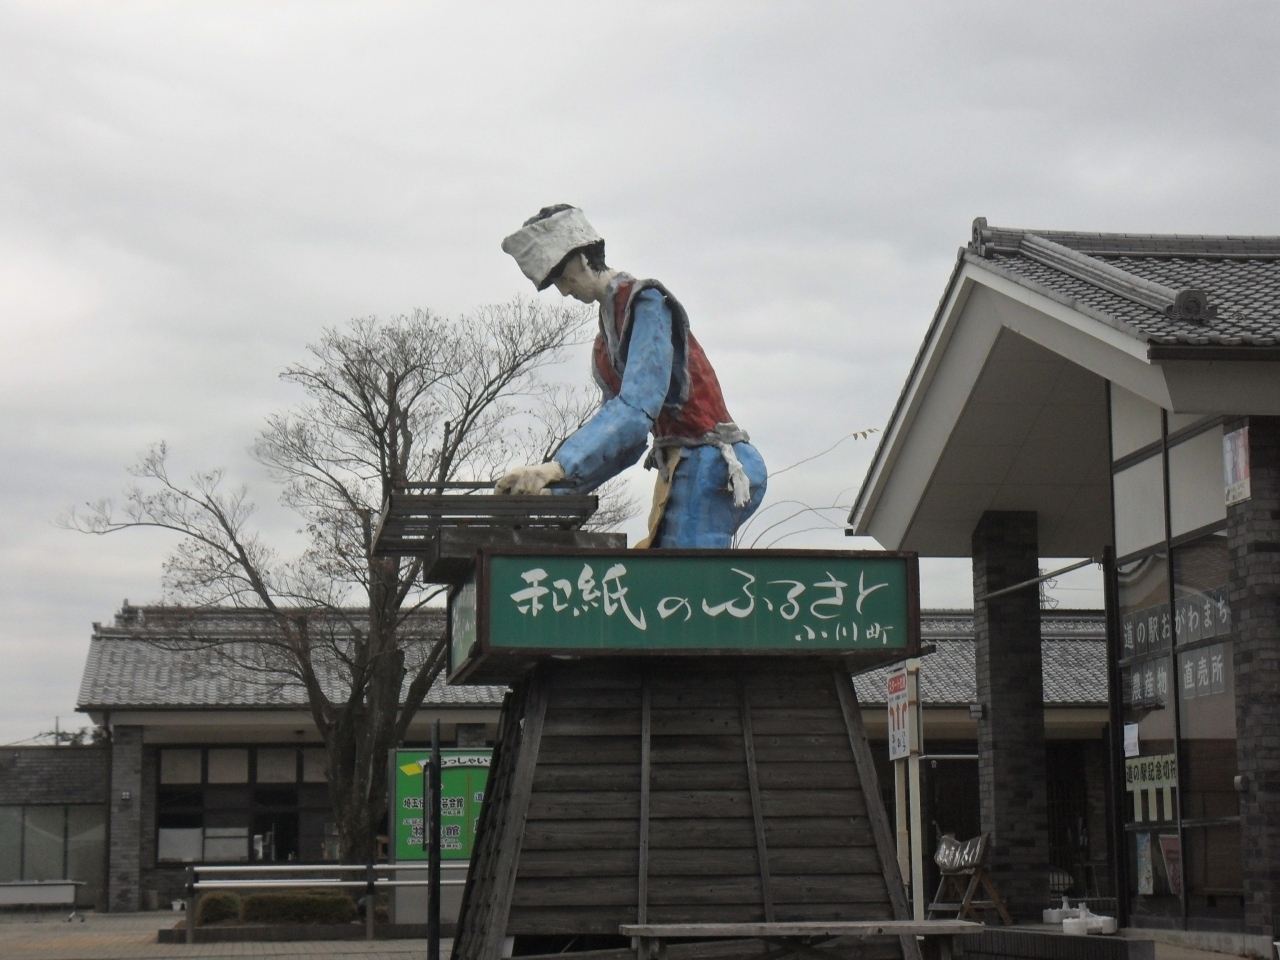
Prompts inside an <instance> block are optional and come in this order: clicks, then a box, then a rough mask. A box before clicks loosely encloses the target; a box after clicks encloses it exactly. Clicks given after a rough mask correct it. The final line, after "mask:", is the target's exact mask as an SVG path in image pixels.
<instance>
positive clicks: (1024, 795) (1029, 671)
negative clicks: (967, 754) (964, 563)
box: [973, 511, 1049, 920]
mask: <svg viewBox="0 0 1280 960" xmlns="http://www.w3.org/2000/svg"><path fill="white" fill-rule="evenodd" d="M1039 573H1040V560H1039V552H1038V538H1037V528H1036V515H1035V514H1034V513H1029V512H1013V511H1007V512H997V511H988V512H986V513H984V514H983V515H982V519H981V520H980V521H979V522H978V526H977V527H976V528H975V529H974V531H973V596H974V605H973V607H974V609H973V632H974V640H975V641H976V644H975V645H976V651H975V658H976V662H975V667H976V673H977V681H978V702H979V703H981V704H982V705H983V706H984V708H985V715H984V717H983V718H982V719H981V720H979V721H978V791H979V796H980V798H981V809H982V829H983V831H984V832H990V833H991V835H992V842H993V846H992V852H991V864H992V875H993V876H994V878H995V881H996V885H997V887H998V888H999V890H1000V893H1001V895H1002V896H1003V897H1004V898H1005V900H1006V901H1007V902H1008V904H1009V909H1010V911H1011V912H1012V913H1013V914H1014V918H1015V919H1017V920H1039V918H1040V911H1041V910H1042V909H1043V908H1044V907H1045V906H1047V905H1048V901H1049V817H1048V806H1047V802H1046V799H1045V756H1044V682H1043V679H1042V677H1043V674H1042V672H1041V665H1040V591H1039V589H1038V588H1037V587H1034V586H1032V587H1025V588H1023V589H1021V590H1017V591H1014V592H1013V593H1007V594H1004V595H1003V596H999V597H994V598H992V599H990V600H981V599H979V598H981V597H985V596H986V595H987V594H989V593H993V592H995V591H997V590H1000V589H1001V588H1003V587H1009V586H1013V585H1014V584H1016V583H1021V582H1023V581H1025V580H1031V579H1034V578H1035V577H1037V576H1039Z"/></svg>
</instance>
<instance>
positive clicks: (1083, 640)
mask: <svg viewBox="0 0 1280 960" xmlns="http://www.w3.org/2000/svg"><path fill="white" fill-rule="evenodd" d="M920 633H921V639H922V642H924V643H926V644H933V646H934V647H935V651H934V652H933V653H931V654H928V655H927V656H925V657H923V658H922V659H921V660H920V698H921V701H922V702H923V703H924V704H925V705H926V706H933V707H942V706H964V705H965V704H969V703H973V702H975V701H976V700H977V696H978V684H977V678H976V676H975V673H974V644H973V640H972V637H973V614H972V612H970V611H959V610H945V611H925V612H924V613H923V614H922V616H921V624H920ZM1040 637H1041V643H1042V648H1041V649H1042V654H1041V656H1042V668H1041V672H1042V674H1043V677H1044V702H1045V704H1046V705H1048V706H1057V707H1091V706H1105V705H1106V703H1107V643H1106V626H1105V623H1104V621H1103V615H1102V611H1100V610H1099V611H1094V610H1080V611H1075V610H1071V611H1064V610H1056V611H1045V613H1044V616H1043V618H1042V620H1041V624H1040ZM888 673H889V668H884V669H881V670H873V671H871V672H869V673H864V674H859V675H858V676H856V677H854V679H853V683H854V687H855V689H856V690H857V691H858V701H859V702H860V703H861V704H862V705H863V706H874V705H878V704H883V703H884V702H885V680H886V678H887V676H888Z"/></svg>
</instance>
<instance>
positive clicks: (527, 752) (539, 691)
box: [477, 668, 549, 960]
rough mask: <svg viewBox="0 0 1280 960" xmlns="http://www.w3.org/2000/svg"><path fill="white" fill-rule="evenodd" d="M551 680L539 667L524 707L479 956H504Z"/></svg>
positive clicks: (485, 959)
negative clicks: (489, 908) (518, 746)
mask: <svg viewBox="0 0 1280 960" xmlns="http://www.w3.org/2000/svg"><path fill="white" fill-rule="evenodd" d="M548 692H549V691H548V683H547V676H546V669H545V668H542V669H538V670H535V671H534V673H533V676H531V677H530V679H529V693H528V695H527V696H528V699H527V700H526V701H525V706H524V710H523V718H522V719H523V720H524V729H523V730H522V731H521V736H520V753H519V757H518V758H517V759H516V765H515V770H514V771H513V773H512V777H511V790H510V792H509V793H508V794H507V797H506V809H505V810H504V811H503V813H504V817H503V824H502V833H501V835H500V836H501V841H500V843H501V846H500V848H499V849H498V856H497V863H496V864H495V866H494V872H493V873H494V875H493V885H492V887H491V889H492V891H493V898H494V900H493V906H492V908H491V910H490V912H489V917H488V921H489V922H488V923H487V924H486V926H485V930H484V931H483V934H482V940H481V943H480V949H479V950H478V951H477V953H478V960H501V958H502V941H503V940H504V939H505V937H506V933H507V917H508V915H509V914H510V911H511V894H512V891H514V889H515V885H516V871H517V869H518V868H519V866H520V847H521V845H522V841H523V836H524V825H525V819H526V815H527V813H528V809H529V796H530V794H531V793H532V791H533V774H534V769H535V767H536V766H537V762H538V747H539V745H540V744H541V742H542V721H543V718H544V717H545V716H546V713H547V696H548Z"/></svg>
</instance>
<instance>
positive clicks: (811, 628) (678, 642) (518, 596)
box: [455, 551, 910, 662]
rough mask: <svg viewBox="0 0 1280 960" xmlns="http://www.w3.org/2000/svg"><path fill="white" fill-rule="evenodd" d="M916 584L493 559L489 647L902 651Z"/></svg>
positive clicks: (613, 560) (696, 559) (673, 560)
mask: <svg viewBox="0 0 1280 960" xmlns="http://www.w3.org/2000/svg"><path fill="white" fill-rule="evenodd" d="M909 586H910V585H909V584H908V569H907V564H906V561H905V560H904V559H903V558H901V557H857V556H839V555H822V556H813V557H804V556H796V555H788V556H777V555H774V556H768V555H761V556H753V555H752V554H751V553H748V552H745V551H744V552H742V553H740V554H736V555H732V556H724V557H721V556H688V557H680V556H671V555H663V556H645V555H643V554H629V555H626V556H622V557H619V556H606V557H602V558H595V557H583V556H576V557H574V556H569V557H565V556H494V557H493V558H492V559H491V561H490V569H489V589H488V598H489V615H490V624H489V642H490V646H491V647H535V648H558V649H591V648H598V649H715V650H730V649H746V650H753V649H761V650H766V649H767V650H777V649H791V650H795V649H802V650H803V649H808V650H867V649H877V650H878V649H894V648H903V647H906V646H907V643H908V639H909V616H910V611H909ZM461 652H462V651H460V650H459V651H455V654H458V653H461ZM455 662H457V660H455Z"/></svg>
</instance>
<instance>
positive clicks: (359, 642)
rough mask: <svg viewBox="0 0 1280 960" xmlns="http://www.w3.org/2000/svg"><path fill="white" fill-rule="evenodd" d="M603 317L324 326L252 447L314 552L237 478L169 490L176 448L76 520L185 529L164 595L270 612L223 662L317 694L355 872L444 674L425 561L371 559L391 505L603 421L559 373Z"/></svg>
mask: <svg viewBox="0 0 1280 960" xmlns="http://www.w3.org/2000/svg"><path fill="white" fill-rule="evenodd" d="M589 319H590V314H589V313H588V312H587V311H586V310H585V309H584V308H560V309H552V308H549V307H548V306H546V305H544V304H542V303H540V302H537V301H529V300H524V299H516V300H514V301H511V302H510V303H506V304H501V305H497V306H489V307H483V308H481V309H479V310H477V311H475V312H474V313H472V314H470V315H468V316H464V317H461V318H459V319H456V320H450V319H447V318H443V317H440V316H437V315H435V314H432V313H430V312H427V311H416V312H415V313H413V314H412V315H411V316H407V317H400V318H397V319H395V320H393V321H390V322H382V321H379V320H376V319H372V318H371V319H363V320H355V321H353V322H351V323H350V324H349V325H347V326H346V327H345V328H342V329H331V330H327V331H325V333H324V335H323V336H322V337H321V339H320V341H319V342H318V343H316V344H314V345H312V346H311V347H310V348H309V350H310V354H311V356H310V357H309V358H308V360H307V361H306V362H305V363H300V364H296V365H293V366H290V367H288V368H287V369H286V370H285V371H284V372H283V374H282V377H283V378H284V379H285V380H287V381H290V382H292V383H295V384H297V385H298V386H300V387H301V388H302V389H303V391H304V392H305V394H306V400H305V401H304V402H302V403H300V404H299V405H297V406H296V407H294V408H292V409H290V410H288V411H286V412H283V413H280V414H277V415H275V416H272V417H271V418H269V419H268V421H267V425H266V427H265V429H264V430H263V431H262V433H261V435H260V436H259V437H258V440H257V442H256V443H255V444H254V446H253V455H254V456H255V457H256V458H257V459H258V460H259V461H260V462H261V463H263V464H265V465H266V466H267V467H268V468H269V469H270V471H271V474H272V476H273V477H274V478H275V479H276V480H277V481H279V482H280V484H281V485H282V488H283V493H282V501H283V502H284V503H285V504H286V505H288V506H289V507H291V508H292V509H293V510H294V511H296V512H297V513H298V514H299V515H300V517H301V518H302V520H303V524H304V528H303V532H304V534H305V537H306V546H305V549H304V550H303V552H302V553H301V555H300V556H297V557H294V558H291V559H284V558H282V557H281V556H280V555H279V554H278V553H277V552H276V551H275V550H273V549H272V548H271V547H270V546H269V545H268V544H267V543H265V542H264V541H263V539H262V538H261V537H260V536H259V535H258V534H257V533H256V532H255V531H254V530H253V529H252V527H251V526H250V518H251V515H252V512H253V507H252V504H251V503H250V501H249V498H248V492H247V490H246V489H245V488H244V487H231V486H229V485H228V484H227V482H226V478H225V475H224V472H223V471H222V470H210V471H206V472H203V473H197V474H195V475H194V476H193V477H191V479H190V480H189V481H188V482H185V483H184V482H179V481H177V480H175V479H174V478H173V477H171V476H170V473H169V469H168V465H167V451H166V448H165V446H164V444H158V445H156V446H155V447H153V448H151V449H150V450H148V451H147V452H145V453H144V454H143V455H142V456H141V457H140V459H139V460H138V462H137V464H136V465H135V466H134V467H133V468H132V470H131V473H132V474H133V476H134V477H135V478H136V482H135V483H134V484H132V485H131V486H130V487H129V488H128V489H127V490H126V492H125V495H124V498H123V500H122V501H120V502H118V503H117V502H115V501H113V500H111V499H103V500H99V501H97V502H94V503H90V504H87V505H86V506H85V508H82V509H80V510H79V511H71V512H70V513H69V514H68V515H67V516H66V517H64V518H63V520H62V522H63V523H64V525H66V526H69V527H72V528H74V529H78V530H82V531H84V532H87V533H95V534H107V533H113V532H115V531H118V530H124V529H129V528H132V527H159V528H162V529H166V530H171V531H173V532H175V533H177V534H179V535H180V537H181V539H180V541H179V543H178V545H177V546H176V548H175V549H174V550H173V552H172V554H171V555H170V556H169V557H168V559H167V560H166V562H165V566H164V587H165V592H166V598H171V599H173V600H175V601H178V602H182V603H186V604H191V605H197V606H218V605H224V604H230V605H234V606H241V607H256V608H261V609H264V610H266V611H268V612H269V614H270V615H271V622H272V623H273V624H274V633H273V634H272V635H270V636H267V637H264V638H263V639H262V640H261V641H255V642H254V643H253V644H250V645H248V646H247V647H246V645H244V644H236V645H234V647H227V648H226V649H224V650H223V651H221V652H222V654H223V655H226V656H234V657H238V658H240V659H241V661H245V664H244V665H247V666H250V667H252V668H253V669H254V670H256V671H261V672H263V673H266V674H268V675H269V674H272V673H275V674H277V675H279V676H280V677H281V678H283V679H284V680H285V681H287V682H293V683H297V684H301V685H302V687H303V688H304V689H305V691H306V695H307V699H308V702H309V704H310V710H311V715H312V718H313V719H314V721H315V724H316V727H317V729H318V730H319V732H320V734H321V736H322V737H323V738H324V742H325V746H326V748H327V751H328V767H329V777H330V786H331V791H332V796H333V802H334V808H335V809H334V812H335V816H336V820H337V826H338V833H339V840H340V845H341V855H342V857H343V858H344V859H346V860H355V861H357V862H358V861H363V860H367V859H368V858H369V857H370V856H371V855H372V853H373V850H374V843H375V839H376V835H377V833H378V832H379V829H380V828H381V827H382V824H383V823H384V818H385V813H386V790H387V783H386V763H385V758H386V753H387V750H388V749H389V748H391V747H393V746H395V745H397V744H399V743H401V742H402V741H403V739H404V737H405V734H406V732H407V730H408V727H409V723H410V721H411V720H412V719H413V716H414V714H415V713H416V712H417V710H418V708H419V707H420V706H421V704H422V702H423V700H424V699H425V697H426V695H427V693H428V691H429V690H430V688H431V685H432V683H433V682H434V680H435V679H436V677H437V676H438V675H439V673H440V671H441V669H442V668H443V667H444V665H445V652H446V651H445V647H444V644H443V641H435V642H430V643H427V644H425V645H424V644H423V643H421V642H420V634H421V629H420V625H421V616H420V615H419V616H417V617H415V616H414V615H415V613H419V611H421V609H422V607H423V605H424V604H425V603H427V602H428V601H429V600H430V599H431V598H432V596H434V595H435V594H434V592H433V591H432V590H430V589H428V588H424V587H423V586H422V584H421V572H422V570H421V561H419V560H398V559H388V558H381V557H371V556H370V548H371V546H372V542H373V535H374V525H375V523H376V520H377V515H378V512H379V510H380V508H381V506H382V504H383V503H384V502H386V500H387V498H388V496H389V495H390V493H391V491H392V490H393V489H395V488H396V487H397V486H399V485H400V484H403V483H405V482H406V481H410V480H415V479H428V478H430V479H435V478H437V477H442V478H444V479H446V480H450V479H452V480H460V479H477V478H491V477H492V476H493V474H494V473H495V472H496V471H497V470H499V469H500V468H502V467H505V466H506V465H507V464H508V463H510V462H511V461H512V460H513V459H517V458H519V457H520V456H521V455H527V453H529V452H530V451H531V450H532V449H536V448H537V447H538V446H539V445H540V446H541V447H542V448H543V449H544V450H548V451H549V450H552V449H554V447H555V445H557V444H558V443H559V442H562V441H563V438H564V436H565V435H567V431H568V430H571V429H573V428H576V426H577V425H578V424H580V423H581V422H583V420H584V419H585V418H586V417H587V416H589V412H588V409H587V406H586V405H585V401H584V398H583V397H582V396H581V395H579V394H569V393H566V392H565V391H564V390H563V389H560V388H557V387H555V386H554V385H551V384H548V383H547V382H546V381H545V380H544V379H543V377H544V374H545V371H546V368H547V367H548V366H549V365H551V364H553V363H555V362H557V361H559V360H560V359H561V358H562V356H563V353H564V350H565V348H566V347H567V346H569V345H571V344H574V343H577V342H581V340H582V338H583V336H584V335H585V331H586V325H587V323H588V321H589ZM597 402H598V401H597ZM446 425H447V427H446ZM615 500H616V498H615ZM624 513H625V511H624ZM414 623H416V624H417V625H418V626H417V628H416V629H412V627H413V624H414ZM415 635H417V636H418V638H419V639H418V642H415ZM184 642H185V643H186V644H188V645H191V644H195V645H199V644H200V642H201V641H200V638H199V637H198V636H193V637H191V638H189V639H188V640H187V641H184ZM246 649H249V650H251V651H252V652H251V653H246V652H245V651H246ZM335 678H336V680H335Z"/></svg>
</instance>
